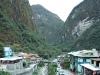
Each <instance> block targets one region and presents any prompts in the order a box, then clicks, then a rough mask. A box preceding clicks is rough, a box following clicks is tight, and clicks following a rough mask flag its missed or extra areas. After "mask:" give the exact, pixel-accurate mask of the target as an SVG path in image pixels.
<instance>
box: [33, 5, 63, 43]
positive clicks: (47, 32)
mask: <svg viewBox="0 0 100 75" xmlns="http://www.w3.org/2000/svg"><path fill="white" fill-rule="evenodd" d="M32 9H33V12H34V19H35V21H36V24H37V26H38V28H39V31H40V33H41V34H42V36H43V37H44V38H45V39H46V41H47V42H48V43H51V44H53V43H54V40H55V39H56V36H57V34H58V32H59V30H60V29H61V27H62V25H63V24H64V22H63V21H62V20H61V19H60V18H59V17H58V16H57V15H56V14H54V13H52V12H50V11H48V10H47V9H45V8H44V7H43V6H41V5H39V4H38V5H32ZM39 16H40V17H39Z"/></svg>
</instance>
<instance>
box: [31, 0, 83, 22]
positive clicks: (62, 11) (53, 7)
mask: <svg viewBox="0 0 100 75" xmlns="http://www.w3.org/2000/svg"><path fill="white" fill-rule="evenodd" d="M82 1H83V0H29V3H30V5H35V4H40V5H42V6H43V7H45V8H46V9H47V10H49V11H51V12H52V13H55V14H57V15H58V16H59V17H60V18H61V19H62V20H63V21H65V20H66V19H67V17H68V15H69V14H70V12H71V11H72V9H73V8H74V7H75V6H76V5H78V4H79V3H80V2H82Z"/></svg>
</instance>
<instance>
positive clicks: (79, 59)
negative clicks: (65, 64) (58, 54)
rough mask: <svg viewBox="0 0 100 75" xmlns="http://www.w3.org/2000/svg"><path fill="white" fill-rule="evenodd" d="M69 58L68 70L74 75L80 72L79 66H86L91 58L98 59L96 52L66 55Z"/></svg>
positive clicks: (84, 51)
mask: <svg viewBox="0 0 100 75" xmlns="http://www.w3.org/2000/svg"><path fill="white" fill-rule="evenodd" d="M68 55H69V56H70V69H71V71H73V72H75V73H76V74H80V73H81V72H82V71H81V70H82V66H81V64H86V63H90V62H91V58H98V57H99V56H98V52H97V51H96V50H95V49H93V50H81V51H76V52H70V53H68Z"/></svg>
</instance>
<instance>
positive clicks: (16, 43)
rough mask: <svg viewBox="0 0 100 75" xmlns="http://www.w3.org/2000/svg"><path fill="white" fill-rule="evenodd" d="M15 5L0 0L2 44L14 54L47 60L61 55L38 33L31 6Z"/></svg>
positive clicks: (0, 34) (26, 4)
mask: <svg viewBox="0 0 100 75" xmlns="http://www.w3.org/2000/svg"><path fill="white" fill-rule="evenodd" d="M5 3H6V4H5ZM5 5H6V6H5ZM13 5H15V6H16V7H17V8H16V7H15V6H13ZM13 5H12V4H11V2H9V0H3V1H2V0H0V42H2V44H4V46H10V47H11V48H12V50H13V51H14V52H19V51H21V52H27V53H37V54H39V56H40V57H43V58H45V59H48V58H51V57H55V56H57V55H59V54H60V53H61V52H59V50H58V49H57V48H55V47H54V46H52V45H50V44H48V43H47V42H46V40H45V39H44V38H43V37H42V36H41V35H40V33H39V32H38V30H37V27H36V25H35V22H34V21H33V19H32V16H33V15H32V11H31V8H30V7H29V4H28V3H26V2H24V0H21V1H20V0H17V1H15V2H14V4H13ZM15 8H16V9H15ZM15 11H16V12H15Z"/></svg>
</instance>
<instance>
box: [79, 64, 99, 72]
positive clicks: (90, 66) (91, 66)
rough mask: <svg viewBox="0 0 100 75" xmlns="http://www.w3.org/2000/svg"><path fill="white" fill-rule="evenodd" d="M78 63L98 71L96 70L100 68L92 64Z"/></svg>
mask: <svg viewBox="0 0 100 75" xmlns="http://www.w3.org/2000/svg"><path fill="white" fill-rule="evenodd" d="M80 65H81V66H83V67H85V68H88V69H90V70H92V71H98V70H100V68H98V67H95V66H93V65H92V64H80Z"/></svg>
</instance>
